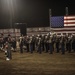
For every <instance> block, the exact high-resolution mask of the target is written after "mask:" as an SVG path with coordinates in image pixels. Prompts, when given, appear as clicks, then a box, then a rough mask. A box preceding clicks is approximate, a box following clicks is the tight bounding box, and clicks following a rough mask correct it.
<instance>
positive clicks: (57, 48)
mask: <svg viewBox="0 0 75 75" xmlns="http://www.w3.org/2000/svg"><path fill="white" fill-rule="evenodd" d="M59 44H60V39H59V37H58V36H57V37H56V50H57V51H56V52H57V53H59V50H60V49H59Z"/></svg>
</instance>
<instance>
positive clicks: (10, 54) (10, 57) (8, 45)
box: [5, 41, 12, 60]
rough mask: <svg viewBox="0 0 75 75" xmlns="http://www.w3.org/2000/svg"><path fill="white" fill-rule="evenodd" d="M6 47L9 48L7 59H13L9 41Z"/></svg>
mask: <svg viewBox="0 0 75 75" xmlns="http://www.w3.org/2000/svg"><path fill="white" fill-rule="evenodd" d="M5 48H6V50H7V55H6V60H10V59H12V52H11V44H10V43H9V42H8V41H6V43H5Z"/></svg>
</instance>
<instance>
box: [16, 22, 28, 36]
mask: <svg viewBox="0 0 75 75" xmlns="http://www.w3.org/2000/svg"><path fill="white" fill-rule="evenodd" d="M16 28H19V29H20V32H21V35H23V36H25V35H27V24H25V23H19V24H18V25H16Z"/></svg>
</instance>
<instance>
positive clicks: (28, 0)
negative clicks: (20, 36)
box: [0, 0, 75, 28]
mask: <svg viewBox="0 0 75 75" xmlns="http://www.w3.org/2000/svg"><path fill="white" fill-rule="evenodd" d="M65 7H68V11H69V15H75V2H74V0H0V28H2V27H11V25H12V26H14V25H15V23H21V22H22V23H27V27H39V26H41V27H43V26H44V27H45V26H49V9H51V10H52V16H64V15H65ZM10 24H11V25H10Z"/></svg>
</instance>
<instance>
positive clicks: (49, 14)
mask: <svg viewBox="0 0 75 75" xmlns="http://www.w3.org/2000/svg"><path fill="white" fill-rule="evenodd" d="M49 25H50V32H51V9H49Z"/></svg>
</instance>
